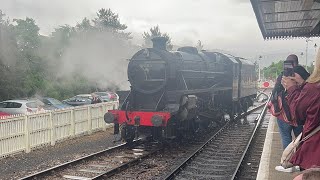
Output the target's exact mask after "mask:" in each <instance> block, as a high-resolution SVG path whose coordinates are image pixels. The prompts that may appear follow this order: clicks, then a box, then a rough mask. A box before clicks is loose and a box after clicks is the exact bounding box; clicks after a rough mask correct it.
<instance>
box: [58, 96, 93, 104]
mask: <svg viewBox="0 0 320 180" xmlns="http://www.w3.org/2000/svg"><path fill="white" fill-rule="evenodd" d="M62 102H63V103H66V104H68V105H71V106H82V105H87V104H91V102H92V95H91V94H79V95H76V96H74V97H72V98H69V99H66V100H63V101H62Z"/></svg>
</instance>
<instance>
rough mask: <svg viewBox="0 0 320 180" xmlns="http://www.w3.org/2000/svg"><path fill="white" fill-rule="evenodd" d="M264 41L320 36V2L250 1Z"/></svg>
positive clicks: (319, 0)
mask: <svg viewBox="0 0 320 180" xmlns="http://www.w3.org/2000/svg"><path fill="white" fill-rule="evenodd" d="M251 4H252V7H253V10H254V12H255V14H256V18H257V21H258V24H259V27H260V30H261V33H262V36H263V38H264V39H287V38H294V37H319V36H320V25H319V21H320V0H251Z"/></svg>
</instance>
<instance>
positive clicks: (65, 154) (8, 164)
mask: <svg viewBox="0 0 320 180" xmlns="http://www.w3.org/2000/svg"><path fill="white" fill-rule="evenodd" d="M113 141H114V136H113V127H110V128H108V129H107V131H99V132H95V133H93V134H91V135H86V136H82V137H77V138H74V139H69V140H66V141H63V142H60V143H57V144H56V145H55V146H47V147H43V148H40V149H37V150H33V151H31V152H30V153H21V154H17V155H14V156H12V157H7V158H4V159H0V164H1V168H0V179H18V178H22V177H24V176H27V175H29V174H32V173H35V172H38V171H41V170H45V169H47V168H50V167H53V166H56V165H59V164H61V163H65V162H68V161H71V160H73V159H76V158H79V157H82V156H85V155H88V154H91V153H94V152H97V151H101V150H103V149H106V148H108V147H112V146H115V145H118V144H121V142H113Z"/></svg>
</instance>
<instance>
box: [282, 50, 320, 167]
mask: <svg viewBox="0 0 320 180" xmlns="http://www.w3.org/2000/svg"><path fill="white" fill-rule="evenodd" d="M282 85H283V86H284V88H286V89H287V92H288V96H287V101H288V105H289V107H290V112H291V113H292V115H293V116H295V117H296V118H297V119H300V120H303V121H305V122H304V126H303V131H302V138H304V137H306V136H307V135H310V133H311V132H313V131H314V130H315V129H316V128H317V127H319V126H320V51H319V50H318V53H317V57H316V60H315V66H314V70H313V72H312V74H311V76H310V77H309V78H308V79H307V80H306V81H305V80H304V79H303V77H302V76H301V75H299V74H298V73H295V76H294V77H285V76H284V77H283V78H282ZM319 142H320V131H317V132H315V133H314V134H313V135H312V136H311V137H310V138H308V139H307V140H305V141H303V142H301V144H300V145H299V147H298V148H297V151H296V152H295V153H294V155H293V156H292V158H291V160H290V162H291V163H292V164H293V165H295V166H299V167H300V169H309V168H312V167H314V166H316V167H319V166H320V143H319Z"/></svg>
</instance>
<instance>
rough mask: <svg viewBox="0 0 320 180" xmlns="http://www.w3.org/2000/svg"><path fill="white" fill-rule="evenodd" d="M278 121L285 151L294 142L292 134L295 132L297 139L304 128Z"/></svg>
mask: <svg viewBox="0 0 320 180" xmlns="http://www.w3.org/2000/svg"><path fill="white" fill-rule="evenodd" d="M277 121H278V126H279V131H280V135H281V139H282V146H283V149H285V148H286V147H287V146H288V145H289V144H290V143H291V141H292V136H291V132H292V131H293V134H294V135H295V136H296V137H297V136H298V135H299V134H300V133H301V132H302V129H303V126H302V125H300V126H297V127H295V126H291V125H290V124H288V123H286V122H284V121H283V120H281V119H277Z"/></svg>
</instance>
